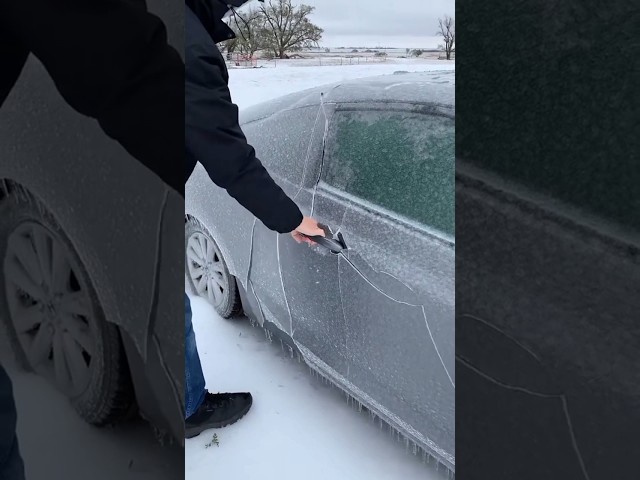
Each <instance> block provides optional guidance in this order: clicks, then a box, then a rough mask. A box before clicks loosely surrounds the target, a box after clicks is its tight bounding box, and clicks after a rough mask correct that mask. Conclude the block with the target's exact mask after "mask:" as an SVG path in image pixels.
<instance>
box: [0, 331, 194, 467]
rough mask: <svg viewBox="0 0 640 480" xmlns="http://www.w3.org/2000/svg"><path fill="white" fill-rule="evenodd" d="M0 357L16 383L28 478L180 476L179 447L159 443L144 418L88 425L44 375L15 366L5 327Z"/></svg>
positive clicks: (22, 448)
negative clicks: (112, 424) (114, 424)
mask: <svg viewBox="0 0 640 480" xmlns="http://www.w3.org/2000/svg"><path fill="white" fill-rule="evenodd" d="M0 362H1V363H2V364H3V365H4V366H5V368H6V369H7V372H8V373H9V376H10V377H11V379H12V382H13V390H14V398H15V402H16V405H17V410H18V441H19V442H20V450H21V454H22V457H23V459H24V463H25V470H26V477H27V479H28V480H47V479H50V478H61V479H62V478H64V479H69V480H71V479H76V478H86V479H91V480H112V479H116V478H117V479H118V480H176V479H177V478H181V475H182V468H183V452H182V449H181V448H179V447H178V446H161V445H160V444H159V443H158V442H157V440H156V438H155V436H154V435H153V433H152V430H151V428H150V427H149V425H148V424H146V423H145V422H143V421H142V420H138V421H135V422H133V423H129V424H125V425H120V426H118V427H115V428H102V429H101V428H95V427H91V426H89V425H87V424H86V423H84V421H82V420H81V419H80V418H79V417H78V415H77V414H76V413H75V411H74V410H73V409H72V407H71V406H70V405H69V402H68V401H67V399H66V398H64V397H63V396H62V395H61V394H60V393H59V392H57V391H56V390H55V389H54V388H53V387H52V386H51V385H49V384H48V383H47V382H46V381H45V380H43V379H42V378H40V377H38V376H36V375H35V374H30V373H25V372H23V371H21V370H19V369H17V368H16V367H15V364H14V363H13V359H12V356H11V354H10V352H9V346H8V343H7V340H6V338H5V337H4V332H3V331H2V330H0Z"/></svg>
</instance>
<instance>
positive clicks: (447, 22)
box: [436, 15, 456, 60]
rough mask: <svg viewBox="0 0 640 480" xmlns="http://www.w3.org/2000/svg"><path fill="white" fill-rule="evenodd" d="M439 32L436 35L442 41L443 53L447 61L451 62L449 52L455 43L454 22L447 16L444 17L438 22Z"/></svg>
mask: <svg viewBox="0 0 640 480" xmlns="http://www.w3.org/2000/svg"><path fill="white" fill-rule="evenodd" d="M438 23H439V27H440V28H439V30H438V31H437V32H436V35H440V36H441V37H442V38H443V40H444V51H445V53H446V55H447V60H451V52H452V51H453V46H454V45H455V41H456V24H455V20H454V19H453V18H451V17H450V16H449V15H445V16H444V19H443V18H440V19H439V20H438Z"/></svg>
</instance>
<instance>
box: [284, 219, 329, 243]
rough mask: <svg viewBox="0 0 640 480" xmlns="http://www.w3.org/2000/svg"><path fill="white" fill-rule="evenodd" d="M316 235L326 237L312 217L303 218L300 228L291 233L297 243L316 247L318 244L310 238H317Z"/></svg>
mask: <svg viewBox="0 0 640 480" xmlns="http://www.w3.org/2000/svg"><path fill="white" fill-rule="evenodd" d="M305 235H306V236H305ZM316 235H320V236H322V237H324V236H325V234H324V230H322V229H321V228H320V227H319V226H318V222H317V221H316V220H315V219H313V218H311V217H303V219H302V223H300V225H298V228H296V229H295V230H294V231H293V232H291V236H292V237H293V239H294V240H295V241H296V242H298V243H302V242H305V243H308V244H309V245H315V243H316V242H314V241H313V240H311V239H310V238H308V237H315V236H316Z"/></svg>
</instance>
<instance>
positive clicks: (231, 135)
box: [185, 0, 302, 233]
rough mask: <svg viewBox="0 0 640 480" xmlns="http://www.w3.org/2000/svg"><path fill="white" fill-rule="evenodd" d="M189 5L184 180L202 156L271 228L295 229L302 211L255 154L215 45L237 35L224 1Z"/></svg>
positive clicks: (197, 0)
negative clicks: (227, 19) (227, 18)
mask: <svg viewBox="0 0 640 480" xmlns="http://www.w3.org/2000/svg"><path fill="white" fill-rule="evenodd" d="M186 5H187V6H186V11H185V63H186V66H185V68H186V74H185V143H186V171H185V181H186V179H188V178H189V176H190V175H191V173H192V172H193V169H194V168H195V166H196V162H200V163H201V164H202V165H203V166H204V168H205V169H206V171H207V173H208V174H209V176H210V177H211V179H212V180H213V182H214V183H215V184H216V185H218V186H220V187H222V188H224V189H226V190H227V192H228V193H229V194H230V195H231V196H232V197H233V198H235V199H236V200H237V201H238V202H239V203H240V204H241V205H242V206H243V207H244V208H246V209H247V210H249V211H250V212H251V213H252V214H253V215H255V216H256V217H257V218H258V219H259V220H261V221H262V223H264V225H265V226H266V227H267V228H269V229H271V230H275V231H277V232H280V233H288V232H291V231H293V230H295V228H296V227H297V226H298V225H300V222H301V221H302V213H301V212H300V209H299V208H298V207H297V206H296V204H295V203H294V202H293V201H292V200H291V199H290V198H289V197H288V196H287V195H286V194H285V193H284V192H283V191H282V189H281V188H280V187H279V186H278V185H277V184H276V183H275V182H274V181H273V179H272V178H271V177H270V176H269V174H268V173H267V171H266V170H265V168H264V167H263V166H262V164H261V163H260V161H259V160H258V159H257V158H256V154H255V150H254V149H253V147H251V146H250V145H249V144H248V143H247V140H246V138H245V136H244V134H243V133H242V130H241V129H240V125H239V124H238V107H237V106H236V105H234V104H233V102H232V101H231V95H230V93H229V88H228V81H229V76H228V72H227V68H226V65H225V62H224V59H223V57H222V55H221V54H220V51H219V50H218V48H217V46H216V43H217V42H220V41H223V40H227V39H229V38H233V36H234V35H233V32H232V31H231V29H230V28H229V27H228V26H227V25H226V24H225V23H224V22H223V21H222V17H223V15H224V13H225V12H226V6H225V5H224V4H223V3H222V2H220V1H219V0H186Z"/></svg>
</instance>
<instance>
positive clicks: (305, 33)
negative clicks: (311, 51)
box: [260, 0, 323, 58]
mask: <svg viewBox="0 0 640 480" xmlns="http://www.w3.org/2000/svg"><path fill="white" fill-rule="evenodd" d="M260 11H261V12H262V14H263V15H264V19H265V22H266V27H267V31H268V35H267V36H266V42H267V46H268V47H269V48H270V49H271V50H272V51H273V53H274V55H275V56H276V57H278V58H286V52H287V51H297V50H301V49H303V48H309V47H314V46H316V47H317V46H318V42H319V41H320V39H321V38H322V32H323V30H322V29H321V28H320V27H318V26H317V25H314V24H313V23H311V21H310V20H309V15H310V14H311V13H312V12H313V11H314V7H311V6H309V5H300V6H299V7H294V6H293V5H291V0H275V1H273V0H269V4H268V5H261V6H260Z"/></svg>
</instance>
